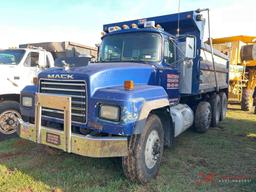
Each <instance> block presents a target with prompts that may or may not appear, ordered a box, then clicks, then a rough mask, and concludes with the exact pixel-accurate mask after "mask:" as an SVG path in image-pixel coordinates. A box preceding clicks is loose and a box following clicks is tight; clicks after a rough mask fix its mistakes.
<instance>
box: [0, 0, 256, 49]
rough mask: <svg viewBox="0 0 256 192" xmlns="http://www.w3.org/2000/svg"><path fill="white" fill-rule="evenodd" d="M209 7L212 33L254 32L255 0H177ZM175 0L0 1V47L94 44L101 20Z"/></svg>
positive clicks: (159, 9)
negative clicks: (45, 44)
mask: <svg viewBox="0 0 256 192" xmlns="http://www.w3.org/2000/svg"><path fill="white" fill-rule="evenodd" d="M180 1H181V6H180V10H181V11H190V10H195V9H198V8H210V15H211V17H210V19H211V33H212V37H213V38H216V37H224V36H232V35H254V36H256V6H255V5H256V1H255V0H180ZM177 10H178V0H0V18H1V19H0V48H8V47H15V46H18V44H22V43H33V42H45V41H73V42H77V43H81V44H85V45H90V46H94V45H95V44H96V43H99V42H100V37H101V31H102V26H103V24H107V23H113V22H118V21H124V20H130V19H139V18H146V17H152V16H158V15H165V14H171V13H176V12H177Z"/></svg>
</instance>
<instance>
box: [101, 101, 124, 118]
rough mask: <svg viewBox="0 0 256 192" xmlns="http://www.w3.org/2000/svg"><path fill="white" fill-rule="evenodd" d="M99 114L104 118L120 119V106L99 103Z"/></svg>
mask: <svg viewBox="0 0 256 192" xmlns="http://www.w3.org/2000/svg"><path fill="white" fill-rule="evenodd" d="M99 116H100V118H102V119H106V120H111V121H120V107H118V106H113V105H100V113H99Z"/></svg>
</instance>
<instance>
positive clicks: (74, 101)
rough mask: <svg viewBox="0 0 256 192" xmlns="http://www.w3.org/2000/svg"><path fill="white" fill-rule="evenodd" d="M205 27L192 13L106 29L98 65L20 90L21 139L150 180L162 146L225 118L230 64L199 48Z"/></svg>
mask: <svg viewBox="0 0 256 192" xmlns="http://www.w3.org/2000/svg"><path fill="white" fill-rule="evenodd" d="M177 18H179V20H178V19H177ZM178 22H179V26H180V28H179V34H178V35H177V23H178ZM204 23H205V21H204V19H203V18H202V15H201V14H200V13H197V12H196V11H189V12H183V13H178V14H171V15H164V16H158V17H151V18H144V19H138V20H132V21H125V22H119V23H112V24H107V25H104V26H103V30H104V34H103V37H102V43H101V45H100V48H99V54H98V62H97V63H94V64H89V65H87V66H85V67H68V68H54V69H49V70H46V71H43V72H41V73H40V74H39V75H38V82H39V84H38V86H27V87H25V88H24V89H23V90H22V92H21V100H22V103H21V113H22V117H23V120H21V119H20V122H21V126H20V130H19V135H20V137H21V138H24V139H27V140H30V141H33V142H37V143H41V144H44V145H47V146H50V147H54V148H58V149H61V150H64V151H66V152H68V153H75V154H79V155H82V156H87V157H122V166H123V170H124V174H125V175H126V176H127V177H128V178H129V179H130V180H132V181H137V182H140V183H146V182H148V181H150V179H152V178H155V177H156V175H157V173H158V171H159V167H160V162H161V159H162V155H163V151H164V147H170V146H172V144H173V142H174V139H175V138H176V137H177V136H179V135H180V134H181V133H183V132H184V131H185V130H187V129H188V128H190V127H192V128H193V129H194V130H195V131H197V132H200V133H205V132H207V130H208V129H209V128H210V127H214V126H218V123H219V121H221V120H223V119H224V118H225V115H226V110H227V88H228V67H229V65H228V59H227V57H226V56H225V55H224V54H222V53H220V52H218V51H216V50H212V49H211V47H209V46H208V45H204V43H203V31H204ZM28 101H33V102H28ZM177 147H178V146H177ZM84 171H86V170H84Z"/></svg>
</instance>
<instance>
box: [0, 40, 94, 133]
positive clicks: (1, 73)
mask: <svg viewBox="0 0 256 192" xmlns="http://www.w3.org/2000/svg"><path fill="white" fill-rule="evenodd" d="M85 55H86V56H89V55H90V56H92V58H94V57H96V56H97V49H96V48H93V47H89V46H85V45H81V44H77V43H72V42H68V41H64V42H44V43H32V44H23V45H20V46H19V48H15V49H5V50H0V134H1V133H2V134H5V135H10V134H13V133H15V132H16V128H17V127H18V126H19V121H18V118H21V116H20V106H19V103H20V91H21V90H22V89H23V88H24V87H25V86H27V85H32V84H34V83H35V82H34V80H36V77H37V74H38V73H39V72H40V71H42V70H45V69H47V68H50V67H54V60H55V59H59V58H65V57H79V56H82V57H84V56H85ZM31 102H32V101H31Z"/></svg>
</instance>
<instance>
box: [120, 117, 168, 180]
mask: <svg viewBox="0 0 256 192" xmlns="http://www.w3.org/2000/svg"><path fill="white" fill-rule="evenodd" d="M128 147H129V151H128V156H127V157H123V158H122V166H123V170H124V174H125V176H126V177H127V178H129V179H130V180H132V181H137V182H139V183H142V184H144V183H147V182H148V181H150V180H151V179H152V178H155V177H156V176H157V174H158V171H159V167H160V162H161V159H162V155H163V148H164V130H163V126H162V123H161V120H160V119H159V117H158V116H157V115H150V116H149V117H148V119H147V122H146V125H145V127H144V130H143V132H142V133H141V134H140V135H132V136H131V138H130V140H129V146H128Z"/></svg>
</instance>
